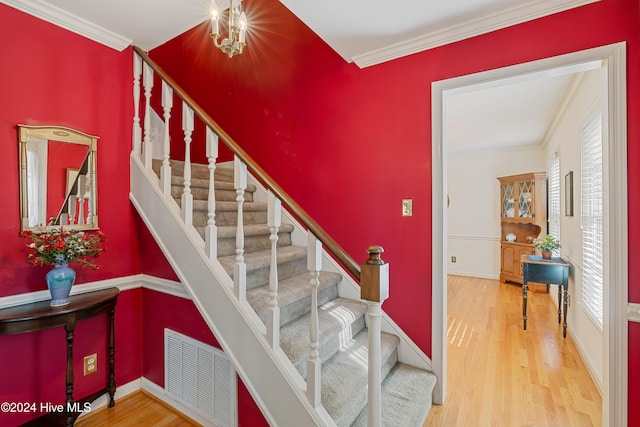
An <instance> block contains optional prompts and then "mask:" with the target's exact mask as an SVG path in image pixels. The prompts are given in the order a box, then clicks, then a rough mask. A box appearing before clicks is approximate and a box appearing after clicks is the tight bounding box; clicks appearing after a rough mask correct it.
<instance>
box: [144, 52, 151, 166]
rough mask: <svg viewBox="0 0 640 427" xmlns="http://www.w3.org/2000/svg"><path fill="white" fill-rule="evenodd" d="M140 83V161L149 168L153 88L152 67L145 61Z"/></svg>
mask: <svg viewBox="0 0 640 427" xmlns="http://www.w3.org/2000/svg"><path fill="white" fill-rule="evenodd" d="M142 83H143V84H144V98H145V107H144V140H143V141H142V162H143V164H144V167H145V168H147V169H149V168H151V154H152V153H153V144H152V142H151V89H152V88H153V69H152V68H151V67H150V66H149V64H147V63H146V62H145V63H144V64H143V65H142Z"/></svg>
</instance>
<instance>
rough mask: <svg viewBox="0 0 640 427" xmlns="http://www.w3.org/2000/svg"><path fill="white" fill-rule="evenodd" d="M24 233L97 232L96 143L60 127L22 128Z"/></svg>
mask: <svg viewBox="0 0 640 427" xmlns="http://www.w3.org/2000/svg"><path fill="white" fill-rule="evenodd" d="M18 135H19V143H20V198H21V203H20V210H21V212H20V216H21V229H22V231H24V230H32V231H34V232H39V231H45V230H47V229H50V228H58V227H60V226H61V225H62V226H72V227H73V228H75V229H89V230H91V229H97V228H98V213H97V185H96V176H97V175H96V154H97V141H98V137H96V136H91V135H87V134H85V133H82V132H79V131H76V130H73V129H69V128H66V127H60V126H27V125H18Z"/></svg>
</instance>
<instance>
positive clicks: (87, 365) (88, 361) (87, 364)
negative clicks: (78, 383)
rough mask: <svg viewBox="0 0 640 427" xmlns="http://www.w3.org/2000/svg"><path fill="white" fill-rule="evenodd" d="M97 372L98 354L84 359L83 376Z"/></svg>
mask: <svg viewBox="0 0 640 427" xmlns="http://www.w3.org/2000/svg"><path fill="white" fill-rule="evenodd" d="M97 370H98V353H93V354H90V355H88V356H85V358H84V375H85V376H87V375H89V374H93V373H94V372H96V371H97Z"/></svg>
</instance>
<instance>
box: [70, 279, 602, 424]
mask: <svg viewBox="0 0 640 427" xmlns="http://www.w3.org/2000/svg"><path fill="white" fill-rule="evenodd" d="M552 292H553V288H552ZM448 295H449V297H448V298H449V305H448V332H447V336H448V341H449V346H448V351H449V354H448V367H449V368H448V369H449V370H448V375H449V378H448V380H449V383H448V391H447V394H448V395H447V401H446V402H445V404H444V405H442V406H439V405H434V406H433V408H432V409H431V412H430V413H429V416H428V418H427V421H426V422H425V423H424V427H434V426H442V427H457V426H460V427H462V426H464V427H485V426H486V427H489V426H490V427H494V426H496V427H498V426H500V427H502V426H504V427H521V426H534V427H537V426H562V427H573V426H575V427H588V426H600V425H601V420H602V409H601V408H602V402H601V398H600V395H599V394H598V391H597V389H596V387H595V385H594V384H593V382H592V381H591V377H590V376H589V374H588V372H587V369H586V367H585V366H584V364H583V362H582V360H581V359H580V357H579V355H578V352H577V350H576V348H575V345H574V344H573V342H572V340H571V338H570V337H569V336H567V338H566V339H563V338H562V327H561V326H560V325H558V323H557V310H556V308H555V306H554V305H553V303H552V302H551V299H550V298H549V295H548V294H543V293H534V292H531V293H530V294H529V295H530V297H529V304H528V314H529V322H528V325H527V331H523V330H522V317H521V314H522V311H521V310H522V289H521V288H520V287H519V286H516V285H511V284H504V283H502V284H501V283H500V282H498V281H497V280H486V279H472V278H467V277H460V276H450V277H449V289H448ZM75 425H76V426H77V427H88V426H90V427H107V426H114V425H117V426H154V427H155V426H197V425H199V424H197V423H195V422H194V421H192V420H190V419H188V418H186V417H183V416H182V415H180V414H178V413H176V412H175V411H173V410H172V409H169V408H168V407H167V406H165V405H164V404H163V403H160V402H159V401H157V400H156V399H155V398H153V397H152V396H150V395H148V394H146V393H144V392H137V393H134V394H132V395H130V396H126V397H124V398H122V399H120V400H118V402H117V404H116V406H115V408H111V409H107V408H105V409H101V410H97V411H96V412H94V413H92V414H90V415H88V416H86V417H83V418H80V419H79V420H78V421H77V422H76V424H75ZM399 427H400V426H399ZM402 427H404V426H402Z"/></svg>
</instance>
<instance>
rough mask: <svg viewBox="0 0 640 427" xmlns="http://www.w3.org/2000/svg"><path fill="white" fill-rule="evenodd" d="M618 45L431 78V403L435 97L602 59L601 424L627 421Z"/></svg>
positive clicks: (443, 194) (435, 347)
mask: <svg viewBox="0 0 640 427" xmlns="http://www.w3.org/2000/svg"><path fill="white" fill-rule="evenodd" d="M625 51H626V47H625V44H624V43H617V44H613V45H608V46H603V47H599V48H594V49H589V50H585V51H580V52H575V53H570V54H566V55H561V56H557V57H553V58H547V59H543V60H539V61H534V62H529V63H524V64H518V65H514V66H511V67H505V68H500V69H496V70H491V71H486V72H482V73H477V74H471V75H466V76H461V77H457V78H453V79H449V80H443V81H439V82H434V83H433V85H432V112H433V113H432V315H433V330H432V364H433V370H434V372H435V373H436V375H437V377H438V382H437V384H436V389H435V390H434V396H433V397H434V403H438V404H441V403H443V402H444V401H445V399H446V381H447V341H446V340H447V336H446V332H447V322H446V320H447V268H448V260H447V254H448V252H447V211H446V209H447V146H446V139H445V135H444V126H443V123H444V120H443V115H444V108H443V104H444V101H445V98H446V96H447V94H448V93H452V92H450V91H456V90H464V88H465V87H467V86H470V85H477V84H480V83H485V82H492V81H498V80H501V79H504V78H508V77H515V76H522V75H526V74H530V73H536V72H545V71H549V70H553V69H556V68H559V67H569V66H573V65H579V64H584V63H587V62H592V61H602V68H603V70H604V74H605V76H606V77H605V80H606V82H605V85H604V86H605V89H604V96H603V99H602V104H603V105H602V108H603V134H605V135H606V139H607V141H608V143H607V144H605V145H604V148H603V151H604V153H603V154H604V156H605V158H606V159H607V160H606V161H605V164H604V168H605V176H606V177H607V179H605V183H606V184H605V188H604V206H606V207H608V209H605V214H604V225H605V227H604V229H605V242H606V244H605V248H604V269H605V274H604V283H605V295H604V307H603V308H604V319H605V322H604V323H605V326H604V330H603V335H604V343H605V345H604V358H603V359H604V370H603V371H604V373H603V390H602V391H603V393H602V394H603V395H602V402H603V408H602V409H603V424H604V425H626V424H627V412H628V411H627V362H628V361H627V358H628V352H627V327H628V324H627V319H626V312H627V310H626V307H627V303H628V296H627V292H628V277H627V272H628V254H627V238H628V233H627V199H626V197H627V191H626V189H627V172H626V164H627V163H626V155H627V138H626V58H625Z"/></svg>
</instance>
